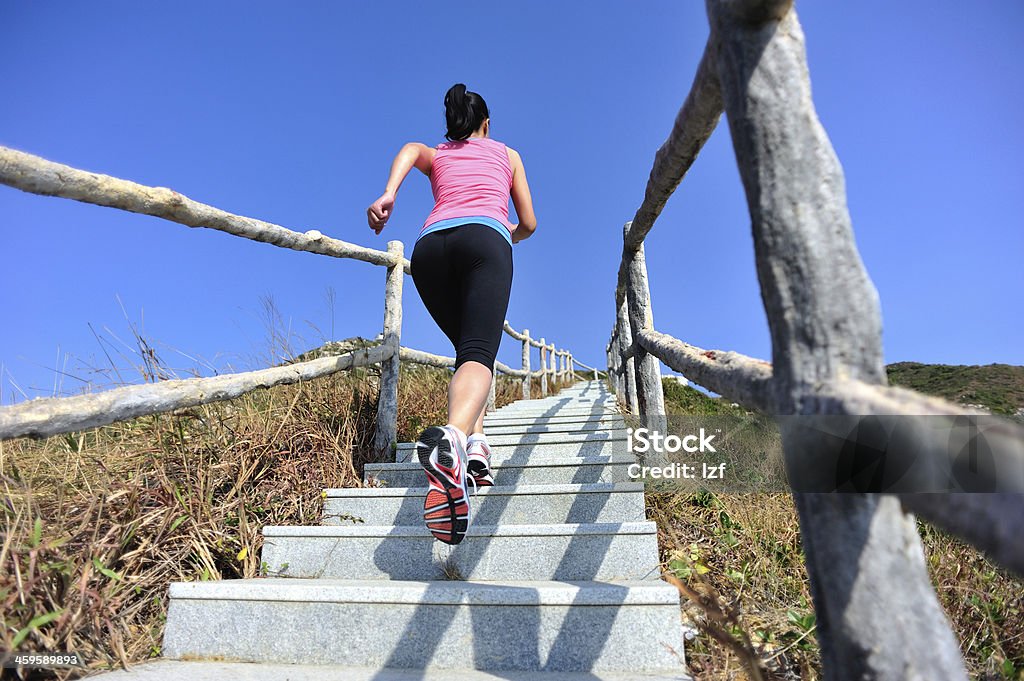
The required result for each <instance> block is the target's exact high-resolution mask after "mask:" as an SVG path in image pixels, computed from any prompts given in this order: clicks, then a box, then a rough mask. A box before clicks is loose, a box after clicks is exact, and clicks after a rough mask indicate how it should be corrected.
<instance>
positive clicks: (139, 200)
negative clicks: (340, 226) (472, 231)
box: [0, 147, 410, 274]
mask: <svg viewBox="0 0 1024 681" xmlns="http://www.w3.org/2000/svg"><path fill="white" fill-rule="evenodd" d="M0 183H3V184H6V185H8V186H11V187H14V188H15V189H20V190H22V191H25V192H29V193H31V194H41V195H43V196H59V197H63V198H66V199H74V200H75V201H81V202H83V203H91V204H94V205H97V206H107V207H109V208H119V209H121V210H127V211H131V212H133V213H141V214H143V215H152V216H153V217H158V218H163V219H164V220H170V221H171V222H177V223H178V224H182V225H185V226H187V227H203V228H207V229H215V230H218V231H221V232H227V233H228V234H234V235H235V236H240V237H244V238H246V239H251V240H253V241H261V242H263V243H268V244H273V245H275V246H280V247H282V248H290V249H292V250H295V251H308V252H310V253H319V254H320V255H329V256H331V257H334V258H352V259H354V260H362V261H363V262H368V263H372V264H374V265H383V266H385V267H386V266H388V265H390V264H391V263H392V256H390V255H388V254H387V253H385V252H384V251H378V250H375V249H372V248H366V247H364V246H358V245H356V244H351V243H348V242H346V241H341V240H339V239H332V238H331V237H328V236H324V235H322V234H321V233H320V232H319V231H317V230H310V231H308V232H306V233H302V232H296V231H293V230H290V229H287V228H285V227H282V226H280V225H275V224H273V223H270V222H264V221H263V220H257V219H255V218H248V217H244V216H241V215H234V214H232V213H228V212H226V211H223V210H221V209H219V208H214V207H213V206H209V205H206V204H204V203H199V202H198V201H193V200H192V199H190V198H188V197H187V196H184V195H183V194H179V193H178V192H176V191H174V190H173V189H168V188H166V187H149V186H146V185H142V184H138V183H135V182H131V181H129V180H122V179H119V178H116V177H111V176H110V175H102V174H100V173H91V172H89V171H86V170H79V169H77V168H72V167H71V166H67V165H63V164H61V163H54V162H53V161H48V160H46V159H44V158H40V157H39V156H33V155H32V154H27V153H25V152H22V151H16V150H14V149H10V148H7V147H0ZM402 267H403V270H404V271H405V273H406V274H409V272H410V264H409V260H408V259H406V258H403V259H402Z"/></svg>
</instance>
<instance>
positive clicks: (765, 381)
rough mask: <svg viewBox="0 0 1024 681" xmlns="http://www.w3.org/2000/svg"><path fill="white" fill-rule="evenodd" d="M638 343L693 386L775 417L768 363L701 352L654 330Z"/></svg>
mask: <svg viewBox="0 0 1024 681" xmlns="http://www.w3.org/2000/svg"><path fill="white" fill-rule="evenodd" d="M637 342H638V343H639V344H640V345H642V346H643V347H644V348H645V349H646V350H647V351H648V352H649V353H651V354H652V355H654V356H655V357H657V358H658V359H660V360H661V361H662V362H664V363H665V364H666V365H667V366H670V367H672V368H673V369H675V370H676V371H678V372H679V373H681V374H683V375H684V376H686V378H688V379H690V380H691V381H693V382H694V383H698V384H700V385H702V386H704V387H705V388H707V389H708V390H712V391H714V392H716V393H718V394H719V395H723V396H725V397H727V398H728V399H730V400H732V401H733V402H736V403H738V404H741V405H743V406H744V407H747V408H748V409H754V410H757V411H760V412H762V413H765V414H772V413H774V411H775V409H774V401H773V399H772V365H771V364H769V363H768V362H765V361H763V360H759V359H754V358H753V357H747V356H746V355H741V354H739V353H738V352H729V351H723V350H705V349H703V348H698V347H696V346H694V345H690V344H689V343H684V342H683V341H681V340H679V339H678V338H673V337H672V336H669V335H668V334H664V333H661V332H660V331H655V330H654V329H642V330H641V331H640V332H639V333H638V334H637Z"/></svg>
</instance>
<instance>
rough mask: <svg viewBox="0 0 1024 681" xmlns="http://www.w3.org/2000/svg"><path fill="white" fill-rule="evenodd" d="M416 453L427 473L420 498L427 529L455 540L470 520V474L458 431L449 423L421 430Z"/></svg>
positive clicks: (448, 540)
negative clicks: (467, 470) (425, 489)
mask: <svg viewBox="0 0 1024 681" xmlns="http://www.w3.org/2000/svg"><path fill="white" fill-rule="evenodd" d="M416 453H417V455H418V456H419V459H420V465H421V466H423V470H424V471H426V473H427V485H428V489H427V496H426V497H425V498H424V500H423V520H424V522H425V523H426V525H427V529H428V530H430V533H431V534H432V535H434V537H435V538H436V539H437V540H439V541H442V542H444V543H445V544H458V543H459V542H461V541H462V539H463V538H464V537H465V536H466V531H467V530H468V529H469V521H470V509H469V491H468V490H467V484H468V479H469V476H468V475H467V474H466V449H465V445H464V444H463V442H462V439H461V434H460V433H458V432H456V430H455V428H454V427H452V426H431V427H430V428H427V429H426V430H424V431H423V432H422V433H420V437H419V439H418V440H417V441H416ZM474 482H475V481H474ZM474 487H475V485H474Z"/></svg>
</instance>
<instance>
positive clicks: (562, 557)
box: [102, 381, 690, 681]
mask: <svg viewBox="0 0 1024 681" xmlns="http://www.w3.org/2000/svg"><path fill="white" fill-rule="evenodd" d="M485 426H486V432H487V434H488V441H489V442H490V443H491V449H492V452H493V456H492V462H491V465H492V470H493V473H494V480H495V486H494V487H489V488H482V489H481V490H480V491H479V492H478V493H477V494H475V495H473V496H472V499H471V504H472V515H473V519H472V524H471V526H470V528H469V532H468V533H467V535H466V538H465V539H464V540H463V541H462V543H461V544H459V545H457V546H449V545H447V544H443V543H441V542H438V541H436V540H435V539H434V538H433V537H432V536H431V535H430V533H429V532H428V531H427V530H426V528H425V527H424V525H423V519H422V516H421V513H422V504H423V495H424V494H425V493H426V489H425V476H424V473H423V470H422V468H420V466H419V464H418V463H417V462H416V461H415V457H414V444H413V443H403V444H399V446H398V448H397V450H396V462H395V463H387V464H371V465H367V466H366V469H365V475H366V478H367V481H368V482H370V483H371V484H372V483H373V481H374V480H376V481H377V482H378V483H379V484H381V485H383V486H372V487H366V488H359V489H328V490H326V491H325V503H324V509H323V524H322V525H320V526H316V527H287V526H268V527H265V528H264V529H263V536H264V544H263V553H262V556H261V558H262V560H263V562H265V563H266V564H267V566H268V568H269V573H268V574H269V575H270V576H267V577H261V578H256V579H236V580H219V581H206V582H175V583H172V584H171V585H170V606H169V609H168V613H167V623H166V628H165V632H164V640H163V655H164V659H161V660H156V661H151V662H147V663H145V664H141V665H136V666H135V667H133V669H131V670H127V671H116V672H108V673H105V674H102V676H104V677H111V681H113V680H114V679H129V678H131V679H133V680H135V679H154V680H156V679H160V680H163V679H185V678H188V679H190V680H199V681H202V680H204V679H210V680H211V681H213V680H214V679H216V681H228V680H230V679H252V680H253V681H256V680H259V681H263V680H264V679H275V680H277V679H296V680H298V679H313V680H323V681H327V680H328V679H330V680H335V679H337V680H342V679H356V680H367V681H369V680H371V679H372V680H373V681H406V680H409V681H411V680H412V679H421V680H431V679H438V680H439V679H442V678H443V679H447V680H456V681H457V680H460V679H464V680H481V681H482V680H484V679H506V680H515V681H527V680H529V681H545V680H546V681H556V680H557V681H577V680H579V681H582V680H583V679H587V680H589V681H599V680H602V679H604V680H608V681H612V680H617V681H625V680H626V679H651V680H655V679H658V680H663V681H669V680H675V681H683V680H686V679H689V678H690V677H689V676H688V675H687V674H686V667H685V664H684V661H683V638H684V637H683V625H682V622H681V616H680V609H679V594H678V592H677V591H676V589H675V588H674V587H672V586H671V585H669V584H667V583H665V582H664V581H662V580H661V579H660V577H659V569H658V547H657V535H656V531H655V525H654V523H653V522H648V521H646V519H645V515H644V497H643V486H642V484H640V483H635V482H631V481H629V478H628V475H627V473H626V468H627V466H628V464H629V463H631V462H632V461H633V460H634V459H633V457H632V455H631V454H630V452H629V449H628V444H627V439H626V431H625V422H624V420H623V418H622V416H620V415H619V414H618V411H617V409H616V407H615V401H614V398H613V396H612V395H611V394H609V393H608V391H607V390H606V388H605V387H604V384H603V383H602V382H600V381H586V382H581V383H577V384H575V385H574V386H572V387H570V388H568V389H565V390H563V391H562V392H560V393H559V394H558V395H556V396H554V397H548V398H545V399H536V400H521V401H518V402H515V403H513V404H511V405H508V406H506V407H503V408H502V409H498V410H496V411H495V412H493V413H491V414H488V415H487V416H486V417H485Z"/></svg>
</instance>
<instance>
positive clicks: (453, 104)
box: [444, 83, 491, 141]
mask: <svg viewBox="0 0 1024 681" xmlns="http://www.w3.org/2000/svg"><path fill="white" fill-rule="evenodd" d="M444 117H445V121H446V122H447V123H448V131H447V132H446V133H445V135H444V136H445V138H447V139H449V140H452V141H454V140H464V139H466V138H467V137H469V136H470V135H472V134H473V133H474V132H476V131H477V130H479V129H480V126H481V125H483V122H484V121H485V120H486V119H488V118H490V117H491V114H490V112H489V111H488V110H487V103H486V102H484V98H483V97H481V96H480V95H478V94H477V93H475V92H470V91H468V90H467V89H466V86H465V85H464V84H463V83H456V84H455V85H452V86H451V87H450V88H448V92H446V93H445V95H444Z"/></svg>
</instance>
